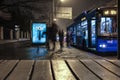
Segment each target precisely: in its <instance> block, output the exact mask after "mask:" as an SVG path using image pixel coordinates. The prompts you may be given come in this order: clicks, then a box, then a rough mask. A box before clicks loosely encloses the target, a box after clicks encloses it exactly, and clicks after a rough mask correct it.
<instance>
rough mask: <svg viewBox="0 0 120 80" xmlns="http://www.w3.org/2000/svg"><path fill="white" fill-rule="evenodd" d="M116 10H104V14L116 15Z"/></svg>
mask: <svg viewBox="0 0 120 80" xmlns="http://www.w3.org/2000/svg"><path fill="white" fill-rule="evenodd" d="M116 14H117V11H116V10H105V11H104V15H116Z"/></svg>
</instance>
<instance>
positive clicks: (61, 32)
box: [58, 30, 64, 51]
mask: <svg viewBox="0 0 120 80" xmlns="http://www.w3.org/2000/svg"><path fill="white" fill-rule="evenodd" d="M58 34H59V42H60V50H61V51H62V50H63V44H64V32H63V30H59V32H58Z"/></svg>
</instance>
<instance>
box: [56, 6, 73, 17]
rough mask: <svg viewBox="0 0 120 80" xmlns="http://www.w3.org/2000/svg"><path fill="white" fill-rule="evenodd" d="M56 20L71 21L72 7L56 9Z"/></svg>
mask: <svg viewBox="0 0 120 80" xmlns="http://www.w3.org/2000/svg"><path fill="white" fill-rule="evenodd" d="M56 18H63V19H72V7H57V8H56Z"/></svg>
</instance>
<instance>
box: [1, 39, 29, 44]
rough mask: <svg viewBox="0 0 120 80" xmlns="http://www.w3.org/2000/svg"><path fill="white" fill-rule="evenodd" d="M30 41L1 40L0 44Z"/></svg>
mask: <svg viewBox="0 0 120 80" xmlns="http://www.w3.org/2000/svg"><path fill="white" fill-rule="evenodd" d="M26 40H30V39H18V40H0V44H5V43H11V42H18V41H26Z"/></svg>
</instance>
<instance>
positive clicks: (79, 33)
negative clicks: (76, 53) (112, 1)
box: [67, 7, 118, 52]
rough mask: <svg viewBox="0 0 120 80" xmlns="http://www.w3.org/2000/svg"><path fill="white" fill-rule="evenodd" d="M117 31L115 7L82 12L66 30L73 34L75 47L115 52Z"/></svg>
mask: <svg viewBox="0 0 120 80" xmlns="http://www.w3.org/2000/svg"><path fill="white" fill-rule="evenodd" d="M117 29H118V28H117V7H103V8H96V9H93V10H89V11H85V12H83V13H82V14H80V15H79V16H78V17H77V18H75V19H74V23H73V24H72V25H71V26H69V27H68V29H67V30H70V31H71V32H73V33H74V36H73V38H74V39H73V40H72V42H74V43H75V46H77V47H84V48H87V49H90V50H95V51H97V52H117V47H118V46H117V45H118V41H117V35H118V33H117V31H118V30H117ZM75 40H76V41H75Z"/></svg>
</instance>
